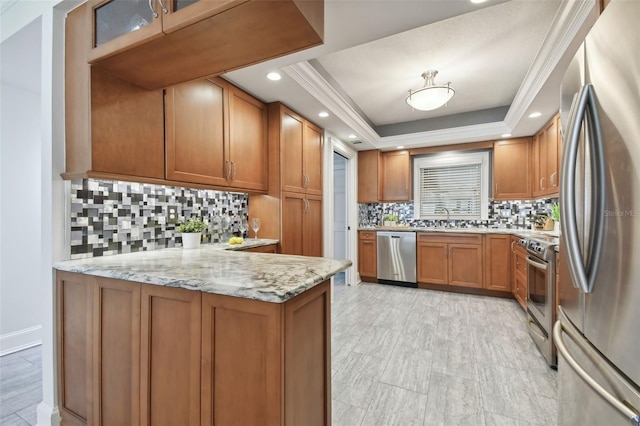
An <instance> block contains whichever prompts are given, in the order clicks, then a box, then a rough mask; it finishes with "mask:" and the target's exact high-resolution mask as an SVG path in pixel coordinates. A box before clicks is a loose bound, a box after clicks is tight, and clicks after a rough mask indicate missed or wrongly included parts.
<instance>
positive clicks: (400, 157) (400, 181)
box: [381, 151, 411, 201]
mask: <svg viewBox="0 0 640 426" xmlns="http://www.w3.org/2000/svg"><path fill="white" fill-rule="evenodd" d="M381 185H382V190H381V196H382V197H381V201H411V156H410V155H409V151H391V152H383V153H382V178H381Z"/></svg>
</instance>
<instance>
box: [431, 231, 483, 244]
mask: <svg viewBox="0 0 640 426" xmlns="http://www.w3.org/2000/svg"><path fill="white" fill-rule="evenodd" d="M421 241H422V242H430V243H448V244H477V245H481V244H482V234H455V233H449V232H419V233H418V242H421Z"/></svg>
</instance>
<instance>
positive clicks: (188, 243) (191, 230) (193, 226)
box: [176, 217, 207, 249]
mask: <svg viewBox="0 0 640 426" xmlns="http://www.w3.org/2000/svg"><path fill="white" fill-rule="evenodd" d="M205 229H207V225H206V224H205V223H204V222H203V221H202V220H200V218H198V217H192V218H191V219H189V220H188V221H186V222H183V223H181V224H179V225H178V228H177V229H176V230H177V231H178V232H180V233H182V247H183V248H186V249H193V248H197V247H198V246H199V245H200V237H201V234H202V231H204V230H205Z"/></svg>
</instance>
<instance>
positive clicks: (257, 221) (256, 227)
mask: <svg viewBox="0 0 640 426" xmlns="http://www.w3.org/2000/svg"><path fill="white" fill-rule="evenodd" d="M251 229H253V232H255V236H254V238H255V239H256V240H257V239H258V230H259V229H260V219H258V218H257V217H254V218H253V219H251Z"/></svg>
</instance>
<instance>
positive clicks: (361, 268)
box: [358, 231, 378, 282]
mask: <svg viewBox="0 0 640 426" xmlns="http://www.w3.org/2000/svg"><path fill="white" fill-rule="evenodd" d="M358 273H359V274H360V278H361V279H362V281H368V282H377V280H378V241H377V233H376V232H375V231H359V232H358Z"/></svg>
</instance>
